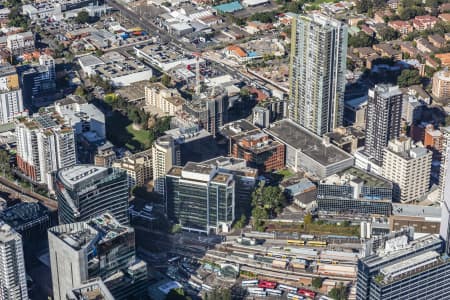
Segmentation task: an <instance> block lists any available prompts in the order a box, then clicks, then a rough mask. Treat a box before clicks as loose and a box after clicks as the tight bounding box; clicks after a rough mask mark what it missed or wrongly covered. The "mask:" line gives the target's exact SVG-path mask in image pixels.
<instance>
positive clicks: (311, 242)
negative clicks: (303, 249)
mask: <svg viewBox="0 0 450 300" xmlns="http://www.w3.org/2000/svg"><path fill="white" fill-rule="evenodd" d="M287 244H288V245H293V246H305V245H306V246H310V247H326V246H327V242H326V241H318V240H311V239H308V240H287Z"/></svg>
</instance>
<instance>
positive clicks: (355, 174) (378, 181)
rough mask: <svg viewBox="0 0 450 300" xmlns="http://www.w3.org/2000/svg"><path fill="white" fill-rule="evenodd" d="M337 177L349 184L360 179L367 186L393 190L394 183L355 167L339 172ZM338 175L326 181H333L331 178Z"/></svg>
mask: <svg viewBox="0 0 450 300" xmlns="http://www.w3.org/2000/svg"><path fill="white" fill-rule="evenodd" d="M336 175H337V176H339V177H340V178H341V179H343V180H345V181H347V182H348V181H351V180H353V179H360V180H362V181H363V182H364V185H365V186H371V187H384V188H392V182H390V181H389V180H386V179H384V178H383V177H381V176H378V175H375V174H373V173H368V172H366V171H364V170H361V169H358V168H355V167H352V168H349V169H347V170H344V171H342V172H339V173H338V174H336ZM336 175H332V176H330V177H328V178H326V180H328V179H330V180H331V177H333V176H336Z"/></svg>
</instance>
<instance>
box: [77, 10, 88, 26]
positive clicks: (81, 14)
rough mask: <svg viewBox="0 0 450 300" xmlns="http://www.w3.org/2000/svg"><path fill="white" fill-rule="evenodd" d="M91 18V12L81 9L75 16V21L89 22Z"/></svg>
mask: <svg viewBox="0 0 450 300" xmlns="http://www.w3.org/2000/svg"><path fill="white" fill-rule="evenodd" d="M89 20H90V17H89V13H88V12H87V11H85V10H82V11H80V12H79V13H78V14H77V16H76V17H75V22H77V23H79V24H84V23H88V22H89Z"/></svg>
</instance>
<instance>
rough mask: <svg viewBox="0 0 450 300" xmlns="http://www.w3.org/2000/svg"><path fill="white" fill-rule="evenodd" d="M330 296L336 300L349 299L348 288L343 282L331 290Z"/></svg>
mask: <svg viewBox="0 0 450 300" xmlns="http://www.w3.org/2000/svg"><path fill="white" fill-rule="evenodd" d="M328 296H330V297H331V298H333V299H335V300H345V299H347V287H345V286H344V284H343V283H342V282H340V283H339V285H338V286H336V287H334V288H332V289H331V291H330V292H329V293H328Z"/></svg>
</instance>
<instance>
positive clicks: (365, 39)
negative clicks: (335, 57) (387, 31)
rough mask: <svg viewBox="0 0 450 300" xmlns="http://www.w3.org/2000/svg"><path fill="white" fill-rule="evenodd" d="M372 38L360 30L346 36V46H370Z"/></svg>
mask: <svg viewBox="0 0 450 300" xmlns="http://www.w3.org/2000/svg"><path fill="white" fill-rule="evenodd" d="M372 44H373V38H372V37H370V36H368V35H367V34H365V33H364V32H362V31H360V32H358V33H357V34H355V35H350V36H349V38H348V46H349V47H353V48H360V47H372Z"/></svg>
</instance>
